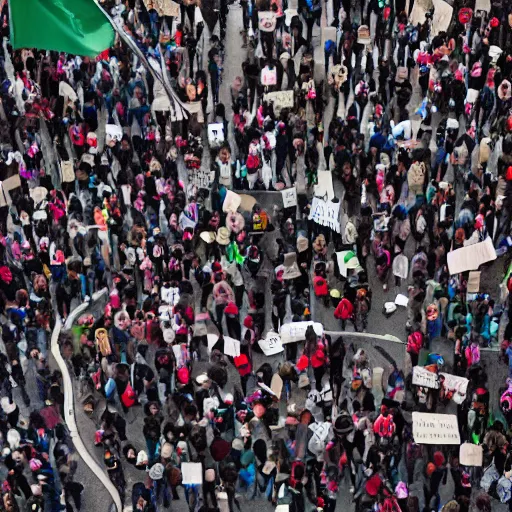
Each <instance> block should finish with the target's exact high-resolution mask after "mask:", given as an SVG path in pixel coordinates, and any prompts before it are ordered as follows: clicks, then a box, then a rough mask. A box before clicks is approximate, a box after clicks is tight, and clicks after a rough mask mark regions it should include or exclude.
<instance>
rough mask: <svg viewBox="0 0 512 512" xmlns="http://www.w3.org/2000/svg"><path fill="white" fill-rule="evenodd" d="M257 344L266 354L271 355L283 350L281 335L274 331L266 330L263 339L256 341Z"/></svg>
mask: <svg viewBox="0 0 512 512" xmlns="http://www.w3.org/2000/svg"><path fill="white" fill-rule="evenodd" d="M258 345H259V346H260V348H261V350H262V351H263V353H264V354H265V355H266V356H273V355H275V354H279V353H280V352H282V351H283V350H284V348H283V344H282V343H281V336H279V334H276V333H275V332H268V333H267V336H266V338H265V339H264V340H259V341H258Z"/></svg>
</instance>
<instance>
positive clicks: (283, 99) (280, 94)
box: [263, 91, 294, 115]
mask: <svg viewBox="0 0 512 512" xmlns="http://www.w3.org/2000/svg"><path fill="white" fill-rule="evenodd" d="M263 99H264V101H267V102H269V103H272V104H273V105H274V113H275V114H276V115H279V112H281V110H282V109H283V108H293V105H294V96H293V91H274V92H269V93H267V94H265V95H264V96H263Z"/></svg>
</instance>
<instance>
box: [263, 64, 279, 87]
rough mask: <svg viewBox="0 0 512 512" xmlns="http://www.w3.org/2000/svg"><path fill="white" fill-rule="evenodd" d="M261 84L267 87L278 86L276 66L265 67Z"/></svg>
mask: <svg viewBox="0 0 512 512" xmlns="http://www.w3.org/2000/svg"><path fill="white" fill-rule="evenodd" d="M261 84H262V85H265V86H268V85H276V84H277V68H276V67H275V66H274V67H270V66H265V67H264V68H263V69H262V70H261Z"/></svg>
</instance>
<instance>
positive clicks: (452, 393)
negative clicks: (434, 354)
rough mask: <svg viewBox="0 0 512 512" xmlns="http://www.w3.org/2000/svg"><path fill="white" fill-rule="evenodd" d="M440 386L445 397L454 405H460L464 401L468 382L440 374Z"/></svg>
mask: <svg viewBox="0 0 512 512" xmlns="http://www.w3.org/2000/svg"><path fill="white" fill-rule="evenodd" d="M439 377H440V379H439V380H440V384H441V386H442V387H443V389H444V393H445V396H447V397H449V398H450V399H451V400H453V401H454V402H455V403H456V404H461V403H462V402H464V400H465V399H466V393H467V391H468V384H469V380H468V379H466V378H465V377H459V376H458V375H451V374H450V373H440V374H439Z"/></svg>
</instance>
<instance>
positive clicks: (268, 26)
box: [258, 11, 277, 32]
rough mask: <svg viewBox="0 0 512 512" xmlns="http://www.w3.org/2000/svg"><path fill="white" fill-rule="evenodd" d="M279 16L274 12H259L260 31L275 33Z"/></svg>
mask: <svg viewBox="0 0 512 512" xmlns="http://www.w3.org/2000/svg"><path fill="white" fill-rule="evenodd" d="M276 24H277V16H276V13H275V12H273V11H260V12H258V29H259V30H261V31H262V32H273V31H274V30H275V28H276Z"/></svg>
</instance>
